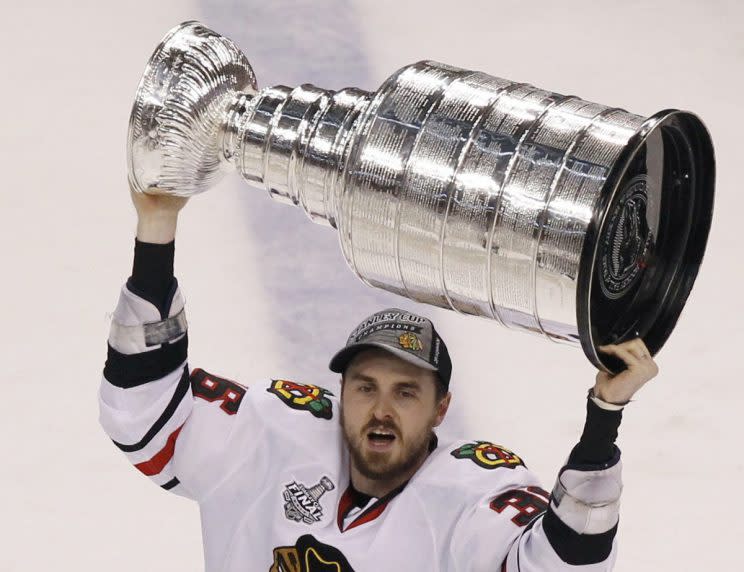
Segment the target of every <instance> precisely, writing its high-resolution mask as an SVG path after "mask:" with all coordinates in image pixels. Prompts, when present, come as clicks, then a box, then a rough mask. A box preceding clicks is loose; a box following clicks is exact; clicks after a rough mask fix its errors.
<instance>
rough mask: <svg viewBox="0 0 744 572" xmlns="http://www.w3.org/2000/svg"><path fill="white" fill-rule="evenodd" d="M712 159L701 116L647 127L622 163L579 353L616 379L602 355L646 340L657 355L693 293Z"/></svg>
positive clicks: (706, 226)
mask: <svg viewBox="0 0 744 572" xmlns="http://www.w3.org/2000/svg"><path fill="white" fill-rule="evenodd" d="M714 179H715V159H714V156H713V147H712V144H711V139H710V135H709V134H708V132H707V130H706V129H705V126H704V125H703V124H702V122H701V121H700V120H699V119H698V118H697V117H696V116H694V115H692V114H690V113H686V112H681V111H662V112H660V113H657V114H656V115H654V116H652V117H651V118H649V119H648V120H647V121H646V122H645V124H644V125H643V127H642V128H641V129H640V130H639V131H638V133H636V134H635V135H634V136H633V138H632V139H631V141H630V142H629V144H628V146H627V147H626V149H625V151H624V155H623V156H621V157H620V158H619V160H618V161H617V163H616V164H615V167H614V169H613V171H612V172H611V173H610V174H609V176H608V180H607V186H606V189H607V192H606V193H603V195H602V198H601V199H600V201H598V203H597V205H596V208H595V214H594V216H593V217H592V220H593V221H596V223H594V224H592V225H591V226H590V227H589V229H588V231H587V237H586V241H585V243H584V252H583V254H582V260H583V261H584V262H583V263H582V266H581V269H580V273H579V281H578V288H577V296H578V300H579V304H578V310H577V314H578V315H577V318H578V325H579V331H580V332H581V345H582V348H583V350H584V353H585V354H586V356H587V357H588V358H589V360H590V361H591V362H592V363H593V364H594V365H595V366H597V367H599V368H601V369H605V370H607V371H610V372H618V371H621V370H622V369H624V364H623V363H622V362H621V361H620V360H618V359H617V358H614V357H611V356H607V355H605V354H602V353H601V352H599V350H598V347H599V346H603V345H607V344H617V343H622V342H624V341H627V340H630V339H632V338H636V337H640V338H642V339H643V341H644V342H645V343H646V346H647V347H648V348H649V351H650V352H651V354H652V355H655V354H656V353H657V352H658V351H659V350H660V349H661V347H662V346H663V345H664V343H665V342H666V340H667V338H668V337H669V335H670V334H671V332H672V330H673V328H674V326H675V324H676V322H677V320H678V318H679V316H680V313H681V312H682V308H683V307H684V305H685V302H686V301H687V298H688V296H689V294H690V291H691V290H692V285H693V283H694V282H695V278H696V276H697V273H698V270H699V268H700V264H701V262H702V258H703V253H704V251H705V246H706V242H707V239H708V233H709V231H710V225H711V220H712V213H713V194H714V193H713V187H714Z"/></svg>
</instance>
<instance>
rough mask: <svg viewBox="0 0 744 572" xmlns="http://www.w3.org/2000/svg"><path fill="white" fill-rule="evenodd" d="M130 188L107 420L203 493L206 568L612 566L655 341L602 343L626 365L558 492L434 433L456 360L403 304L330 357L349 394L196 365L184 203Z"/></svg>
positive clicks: (117, 439)
mask: <svg viewBox="0 0 744 572" xmlns="http://www.w3.org/2000/svg"><path fill="white" fill-rule="evenodd" d="M133 201H134V204H135V207H136V210H137V213H138V226H137V239H136V241H135V257H134V265H133V271H132V276H131V277H130V279H129V280H128V281H127V283H126V285H125V286H124V287H123V288H122V291H121V295H120V298H119V303H118V306H117V307H116V310H115V313H114V317H113V321H112V325H111V333H110V336H109V349H108V358H107V360H106V365H105V368H104V375H103V379H102V382H101V388H100V395H99V399H100V414H101V424H102V425H103V427H104V429H105V430H106V431H107V433H108V434H109V435H110V437H111V438H112V439H113V441H114V443H115V444H116V446H117V447H119V449H121V450H122V451H124V453H125V454H126V455H127V456H128V458H129V459H130V461H131V462H132V463H133V464H134V465H135V467H136V468H137V469H139V471H140V472H142V473H144V474H145V475H147V476H148V477H150V478H151V479H152V481H153V482H154V483H155V484H157V485H159V486H160V487H162V488H164V489H166V490H170V491H172V492H174V493H177V494H180V495H183V496H186V497H189V498H192V499H194V500H196V501H197V502H198V503H199V504H200V509H201V517H202V528H203V538H204V556H205V567H206V570H208V571H217V570H220V571H222V570H225V571H228V570H229V571H238V570H240V571H241V572H245V571H250V572H254V571H255V572H261V571H272V572H279V571H283V572H290V571H291V572H317V571H334V572H348V571H356V572H365V571H379V570H381V571H395V572H397V571H404V570H426V571H441V572H445V571H447V572H454V571H498V570H501V571H510V572H511V571H522V572H533V571H537V570H541V571H542V570H549V571H561V570H587V571H599V570H610V569H611V568H612V565H613V562H614V560H615V551H616V548H615V540H614V539H615V533H616V530H617V526H618V504H619V499H620V492H621V488H622V485H621V477H620V471H621V468H620V452H619V450H618V449H617V447H616V446H615V445H614V441H615V438H616V436H617V429H618V426H619V424H620V419H621V410H622V408H623V405H624V404H626V403H627V402H628V401H629V400H630V398H631V397H632V396H633V394H634V393H635V392H636V391H637V390H638V389H639V388H640V387H641V386H642V385H643V384H644V383H646V382H647V381H648V380H650V379H651V378H653V377H654V376H655V375H656V374H657V372H658V369H657V367H656V364H655V363H654V361H653V359H652V358H651V357H650V356H649V352H648V350H647V349H646V347H645V345H644V344H643V342H642V341H641V340H639V339H637V340H633V341H630V342H627V343H624V344H621V345H618V346H608V347H606V348H605V349H604V350H605V351H606V352H607V353H609V354H611V355H614V356H616V357H618V358H619V359H621V360H623V362H624V363H625V364H626V366H627V369H626V370H625V371H623V372H622V373H620V374H618V375H616V376H614V377H611V376H609V375H607V374H605V373H603V372H599V373H598V374H597V376H596V383H595V385H594V387H593V389H592V390H591V391H590V394H589V398H588V400H587V418H586V424H585V427H584V431H583V434H582V435H581V438H580V441H579V443H578V444H577V445H576V446H575V447H574V449H573V450H572V451H571V452H570V455H569V457H568V461H567V464H566V465H565V466H564V467H563V468H562V469H561V470H560V472H559V473H558V477H557V479H556V483H555V486H554V488H553V490H552V493H550V494H549V493H547V492H546V491H544V490H543V489H541V488H540V485H539V482H538V481H537V480H536V478H535V477H534V475H533V474H532V473H531V472H530V471H528V470H527V469H526V467H525V466H524V463H523V462H522V459H521V458H520V457H519V456H518V455H517V454H515V453H513V452H511V451H509V450H508V449H506V448H504V447H502V446H500V445H497V444H494V443H488V442H484V441H462V442H457V443H438V442H437V438H436V436H435V434H434V431H433V429H434V428H435V427H436V426H437V425H439V424H440V423H441V422H442V420H443V419H444V417H445V415H446V413H447V408H448V406H449V402H450V394H449V381H450V374H451V362H450V357H449V354H448V352H447V348H446V346H445V344H444V342H443V341H442V339H441V338H440V337H439V334H438V333H437V331H436V330H435V329H434V326H433V325H432V323H431V322H430V321H429V320H428V319H426V318H423V317H421V316H417V315H415V314H412V313H409V312H404V311H402V310H397V309H389V310H384V311H382V312H378V313H377V314H375V315H373V316H370V317H369V318H368V319H367V320H365V321H364V322H362V323H361V324H360V325H359V326H358V327H357V328H356V329H355V330H354V331H353V332H352V334H351V336H350V337H349V339H348V341H347V344H346V346H345V347H344V348H342V349H341V350H340V351H339V352H338V353H337V354H336V355H335V356H334V357H333V359H332V360H331V364H330V367H331V369H332V370H333V371H335V372H338V373H340V374H341V375H342V385H341V387H342V389H341V393H340V396H339V398H337V397H336V396H334V395H332V394H331V393H330V392H329V391H327V390H325V389H323V388H322V387H319V386H317V385H314V384H310V383H298V382H294V381H289V380H281V379H274V380H267V381H259V382H253V383H251V384H250V385H249V386H247V387H245V386H243V385H240V384H238V383H236V382H233V381H230V380H227V379H223V378H221V377H218V376H216V375H213V374H211V373H207V372H205V371H204V370H201V369H193V370H191V369H190V368H189V366H188V365H187V361H186V349H187V332H186V320H185V318H184V301H183V298H182V296H181V292H180V290H179V287H178V283H177V281H176V279H175V278H174V277H173V256H174V239H175V231H176V222H177V218H178V212H179V210H180V209H181V208H182V207H183V206H184V204H185V203H186V199H181V198H173V197H165V196H152V195H142V194H136V193H134V194H133Z"/></svg>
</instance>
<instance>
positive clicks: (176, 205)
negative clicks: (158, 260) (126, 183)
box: [130, 190, 189, 244]
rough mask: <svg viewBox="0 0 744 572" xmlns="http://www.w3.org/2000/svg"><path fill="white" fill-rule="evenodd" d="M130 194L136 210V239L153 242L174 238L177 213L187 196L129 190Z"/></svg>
mask: <svg viewBox="0 0 744 572" xmlns="http://www.w3.org/2000/svg"><path fill="white" fill-rule="evenodd" d="M130 195H131V197H132V203H134V208H135V209H136V210H137V240H139V241H140V242H150V243H155V244H167V243H169V242H171V241H172V240H174V239H175V237H176V225H177V223H178V213H179V211H180V210H181V209H182V208H183V207H184V206H185V205H186V203H187V202H188V200H189V199H188V197H174V196H171V195H149V194H145V193H139V192H137V191H134V190H130Z"/></svg>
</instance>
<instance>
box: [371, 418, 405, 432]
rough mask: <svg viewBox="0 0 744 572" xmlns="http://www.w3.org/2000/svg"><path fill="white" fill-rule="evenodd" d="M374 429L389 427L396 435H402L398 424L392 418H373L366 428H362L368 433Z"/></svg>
mask: <svg viewBox="0 0 744 572" xmlns="http://www.w3.org/2000/svg"><path fill="white" fill-rule="evenodd" d="M373 429H387V430H388V431H392V432H393V433H395V434H396V435H400V430H399V429H398V426H397V425H396V424H395V423H394V422H393V421H390V420H385V421H378V420H376V419H372V420H371V421H369V422H368V423H367V424H366V425H365V426H364V428H363V429H362V433H363V434H367V433H369V432H370V431H372V430H373Z"/></svg>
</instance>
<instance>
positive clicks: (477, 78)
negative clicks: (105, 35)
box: [128, 22, 715, 371]
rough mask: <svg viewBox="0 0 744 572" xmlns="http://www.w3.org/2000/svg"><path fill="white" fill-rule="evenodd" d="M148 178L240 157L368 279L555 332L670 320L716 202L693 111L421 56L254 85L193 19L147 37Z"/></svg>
mask: <svg viewBox="0 0 744 572" xmlns="http://www.w3.org/2000/svg"><path fill="white" fill-rule="evenodd" d="M128 161H129V179H130V184H131V186H132V187H133V188H134V189H135V190H136V191H139V192H144V193H164V194H173V195H181V196H190V195H193V194H196V193H200V192H203V191H205V190H207V189H208V188H209V187H210V186H212V185H214V184H215V183H216V182H217V181H218V179H219V178H221V177H222V176H223V174H224V173H225V172H227V171H228V170H230V167H231V166H234V167H236V168H237V170H238V171H239V173H240V174H241V175H242V177H243V178H244V179H245V180H247V181H248V182H251V183H257V184H258V183H260V184H262V185H263V186H265V188H266V189H267V190H268V191H269V194H270V195H271V196H272V197H273V198H274V199H277V200H280V201H283V202H287V203H290V204H294V205H299V206H301V207H302V208H303V209H304V211H305V212H306V213H307V214H308V216H310V218H311V219H312V220H313V221H315V222H318V223H321V224H326V225H329V226H331V227H334V228H336V229H337V230H338V231H339V235H340V241H341V248H342V249H343V253H344V256H345V257H346V260H347V262H348V264H349V266H350V267H351V269H352V270H353V271H354V272H355V273H356V275H357V276H359V278H361V280H362V281H364V282H365V283H367V284H369V285H370V286H375V287H378V288H384V289H385V290H389V291H391V292H394V293H396V294H400V295H402V296H406V297H408V298H411V299H414V300H417V301H419V302H424V303H427V304H432V305H435V306H440V307H444V308H450V309H453V310H456V311H458V312H462V313H465V314H472V315H476V316H482V317H486V318H491V319H493V320H496V321H497V322H499V323H500V324H502V325H504V326H506V327H509V328H513V329H517V330H523V331H529V332H534V333H536V334H539V335H541V336H543V337H545V338H547V339H549V340H552V341H554V342H565V343H569V344H581V347H582V348H583V350H584V352H585V354H586V355H587V357H588V358H589V359H590V360H591V361H592V362H593V363H594V364H595V365H596V366H598V367H600V368H604V369H607V370H609V371H617V369H618V368H619V367H620V364H619V363H618V362H616V361H615V360H614V358H610V357H608V356H605V355H604V354H601V353H598V351H597V346H599V345H603V344H606V343H617V342H621V341H624V340H627V339H629V338H631V337H635V336H641V337H642V338H643V339H644V341H645V342H646V344H647V345H648V347H649V349H650V350H651V352H652V353H656V352H657V351H658V350H659V349H660V348H661V346H662V345H663V344H664V342H665V341H666V339H667V338H668V337H669V335H670V333H671V331H672V329H673V327H674V325H675V323H676V322H677V318H678V317H679V314H680V312H681V311H682V308H683V306H684V304H685V302H686V300H687V297H688V295H689V293H690V290H691V289H692V285H693V283H694V281H695V278H696V276H697V273H698V268H699V266H700V263H701V261H702V258H703V252H704V250H705V245H706V241H707V237H708V231H709V229H710V224H711V217H712V210H713V192H714V191H713V188H714V172H715V161H714V156H713V146H712V143H711V139H710V136H709V134H708V131H707V130H706V128H705V126H704V125H703V123H702V122H701V121H700V119H699V118H698V117H697V116H695V115H694V114H692V113H689V112H684V111H678V110H665V111H661V112H659V113H657V114H655V115H653V116H651V117H648V118H644V117H641V116H638V115H634V114H631V113H628V112H626V111H624V110H622V109H617V108H612V107H608V106H605V105H601V104H597V103H591V102H588V101H584V100H582V99H579V98H578V97H574V96H564V95H560V94H557V93H553V92H550V91H545V90H542V89H538V88H535V87H533V86H531V85H528V84H524V83H517V82H512V81H508V80H504V79H499V78H496V77H492V76H489V75H486V74H483V73H480V72H473V71H468V70H463V69H459V68H455V67H451V66H448V65H445V64H441V63H436V62H430V61H424V62H419V63H416V64H413V65H410V66H407V67H404V68H402V69H400V70H398V71H397V72H396V73H394V74H393V75H392V76H391V77H390V78H389V79H387V80H386V81H385V83H384V84H383V85H382V87H380V89H378V90H377V91H376V92H368V91H363V90H361V89H356V88H348V89H342V90H340V91H329V90H324V89H321V88H318V87H315V86H312V85H308V84H306V85H302V86H299V87H296V88H290V87H285V86H275V87H267V88H264V89H262V90H260V91H259V90H258V89H257V87H256V80H255V76H254V73H253V70H252V69H251V66H250V64H249V63H248V60H247V59H246V57H245V56H244V55H243V54H242V53H241V52H240V50H239V49H238V48H237V47H236V46H235V44H233V43H232V42H231V41H230V40H228V39H226V38H224V37H222V36H220V35H218V34H216V33H214V32H212V31H211V30H209V29H207V28H205V27H204V26H203V25H201V24H199V23H197V22H185V23H183V24H181V25H180V26H177V27H176V28H174V29H173V30H171V31H170V32H169V33H168V34H167V35H166V37H165V38H164V39H163V40H162V42H161V43H160V45H158V47H157V48H156V50H155V52H154V54H153V55H152V57H151V59H150V61H149V63H148V65H147V68H146V70H145V73H144V76H143V78H142V80H141V82H140V85H139V88H138V90H137V95H136V101H135V103H134V107H133V110H132V115H131V119H130V125H129V141H128Z"/></svg>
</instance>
